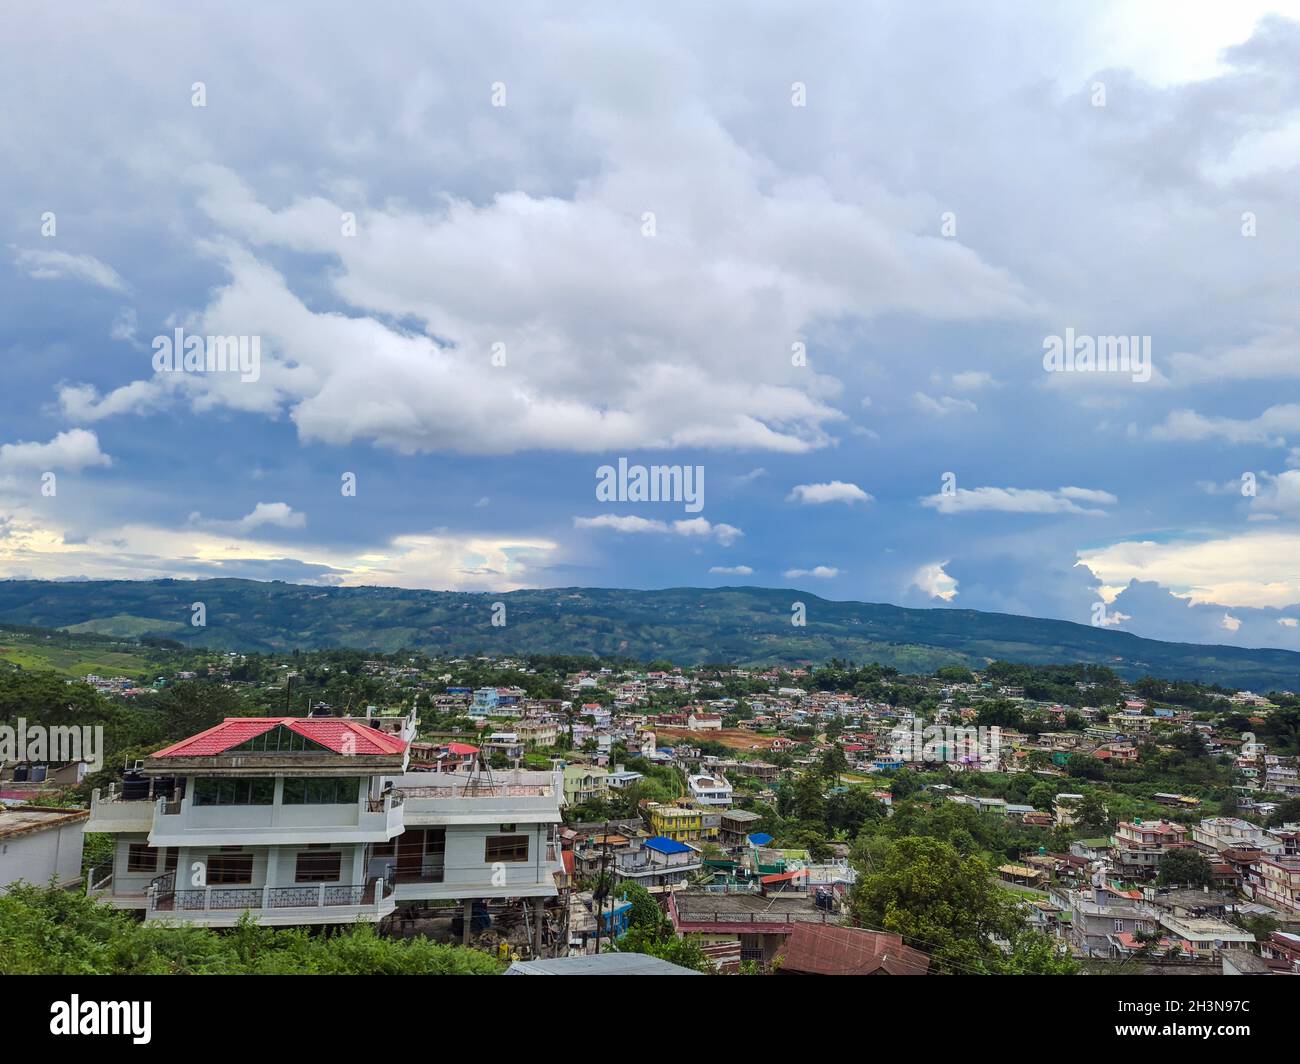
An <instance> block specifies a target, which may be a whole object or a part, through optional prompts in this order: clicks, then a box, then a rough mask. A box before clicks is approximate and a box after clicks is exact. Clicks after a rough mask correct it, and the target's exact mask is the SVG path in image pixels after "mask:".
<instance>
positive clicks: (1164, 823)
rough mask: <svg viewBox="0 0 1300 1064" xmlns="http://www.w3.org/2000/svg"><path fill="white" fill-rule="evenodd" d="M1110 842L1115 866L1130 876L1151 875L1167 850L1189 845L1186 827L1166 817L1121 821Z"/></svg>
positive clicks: (1145, 876) (1147, 876)
mask: <svg viewBox="0 0 1300 1064" xmlns="http://www.w3.org/2000/svg"><path fill="white" fill-rule="evenodd" d="M1110 844H1111V851H1110V852H1111V859H1112V860H1113V861H1114V863H1115V866H1116V869H1117V870H1118V871H1119V872H1120V874H1121V875H1123V876H1126V877H1127V878H1130V879H1149V878H1151V877H1152V876H1154V875H1155V874H1156V872H1157V871H1158V870H1159V867H1160V860H1161V858H1162V857H1164V855H1165V854H1166V853H1168V852H1169V851H1170V850H1174V849H1182V848H1185V847H1187V846H1190V845H1191V843H1190V842H1188V839H1187V828H1185V827H1184V826H1183V825H1182V824H1175V823H1173V822H1172V821H1168V820H1147V821H1142V820H1133V821H1131V822H1130V821H1121V822H1120V823H1119V824H1117V825H1116V827H1115V834H1114V835H1113V836H1112V837H1111V840H1110Z"/></svg>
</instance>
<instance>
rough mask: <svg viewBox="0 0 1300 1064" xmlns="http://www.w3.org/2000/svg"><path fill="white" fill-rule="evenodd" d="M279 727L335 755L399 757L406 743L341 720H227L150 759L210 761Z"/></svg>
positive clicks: (260, 718) (234, 718)
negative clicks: (396, 755) (193, 758)
mask: <svg viewBox="0 0 1300 1064" xmlns="http://www.w3.org/2000/svg"><path fill="white" fill-rule="evenodd" d="M277 726H283V727H285V728H288V729H289V730H290V731H293V732H297V733H298V734H299V735H302V736H305V737H306V738H308V739H310V740H311V741H312V742H314V743H319V744H320V745H321V746H323V747H325V748H326V749H329V750H333V751H334V753H336V754H355V755H362V756H364V755H367V754H369V755H376V754H378V755H381V756H382V755H384V754H400V753H401V752H402V751H404V750H405V749H406V741H405V740H404V739H399V738H397V736H395V735H387V734H385V733H384V732H381V731H380V730H379V729H378V728H368V727H366V726H365V725H364V724H361V723H359V722H358V721H355V720H345V719H343V718H341V717H227V718H226V719H225V720H224V721H222V722H221V723H220V724H218V725H216V726H215V727H212V728H209V729H208V730H207V731H201V732H199V733H198V735H191V736H190V737H189V738H188V739H182V740H181V741H180V742H178V743H174V744H173V745H171V746H169V747H167V748H166V749H165V750H159V751H158V752H157V753H156V754H154V755H153V756H154V757H214V756H215V755H217V754H224V753H225V752H226V751H227V750H232V749H234V748H235V747H236V746H241V745H243V744H244V743H246V742H248V740H249V739H253V738H255V737H256V736H258V735H261V734H262V733H263V732H268V731H270V730H271V729H272V728H275V727H277Z"/></svg>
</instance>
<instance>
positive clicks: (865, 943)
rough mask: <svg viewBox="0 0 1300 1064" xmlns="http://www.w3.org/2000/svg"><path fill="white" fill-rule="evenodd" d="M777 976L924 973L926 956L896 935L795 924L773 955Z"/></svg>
mask: <svg viewBox="0 0 1300 1064" xmlns="http://www.w3.org/2000/svg"><path fill="white" fill-rule="evenodd" d="M776 961H777V966H776V972H777V974H778V975H928V974H929V971H930V957H929V955H927V954H925V953H922V952H921V951H920V950H915V949H912V948H911V947H910V946H905V945H904V944H903V939H902V938H901V937H900V936H899V935H891V934H889V933H888V932H885V931H867V930H864V929H863V928H860V927H837V926H835V925H833V924H811V923H799V924H795V926H794V929H793V930H792V931H791V933H790V934H789V935H788V936H787V937H786V939H785V941H784V942H783V943H782V944H781V946H780V948H779V949H778V951H777V955H776Z"/></svg>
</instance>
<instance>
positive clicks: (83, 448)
mask: <svg viewBox="0 0 1300 1064" xmlns="http://www.w3.org/2000/svg"><path fill="white" fill-rule="evenodd" d="M112 464H113V460H112V458H110V457H109V456H108V455H106V454H104V452H103V451H101V450H100V449H99V437H98V436H96V435H95V433H93V432H90V431H88V430H87V429H69V430H68V431H67V432H60V433H59V434H58V435H57V436H55V437H54V438H53V439H52V440H50V441H49V442H48V443H6V444H4V445H3V446H0V473H33V472H35V473H44V472H47V471H58V472H67V473H79V472H80V471H81V470H83V469H89V468H94V467H104V466H109V465H112Z"/></svg>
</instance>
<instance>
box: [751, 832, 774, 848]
mask: <svg viewBox="0 0 1300 1064" xmlns="http://www.w3.org/2000/svg"><path fill="white" fill-rule="evenodd" d="M749 841H750V843H751V845H754V846H766V845H767V844H768V843H769V842H771V841H772V836H771V835H769V834H767V833H766V832H764V831H756V832H754V834H752V835H751V836H749Z"/></svg>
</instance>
